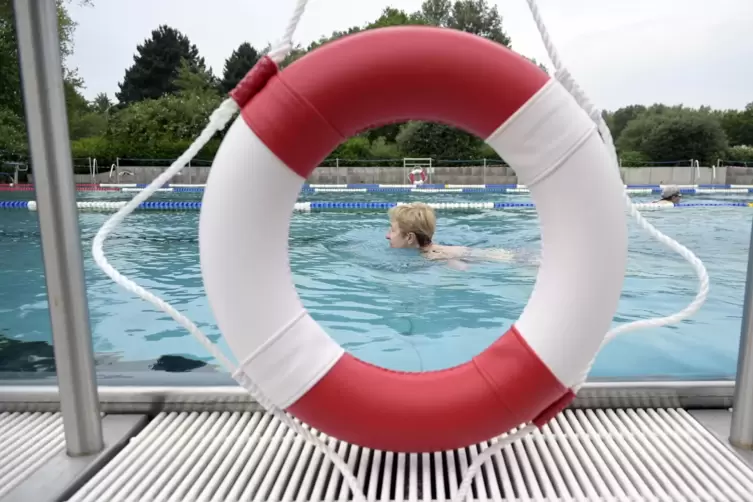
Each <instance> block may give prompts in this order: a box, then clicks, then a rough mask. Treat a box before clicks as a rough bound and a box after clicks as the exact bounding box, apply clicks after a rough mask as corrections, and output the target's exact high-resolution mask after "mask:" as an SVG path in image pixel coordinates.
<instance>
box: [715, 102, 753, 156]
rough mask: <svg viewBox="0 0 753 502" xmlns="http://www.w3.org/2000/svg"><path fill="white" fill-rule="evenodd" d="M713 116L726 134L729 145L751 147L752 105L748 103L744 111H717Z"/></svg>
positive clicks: (752, 127) (752, 130)
mask: <svg viewBox="0 0 753 502" xmlns="http://www.w3.org/2000/svg"><path fill="white" fill-rule="evenodd" d="M715 115H716V116H717V117H718V118H719V121H720V122H721V124H722V127H723V128H724V131H725V132H726V133H727V138H728V139H729V144H730V145H732V146H737V145H753V103H748V104H747V105H746V106H745V109H744V110H724V111H718V112H715Z"/></svg>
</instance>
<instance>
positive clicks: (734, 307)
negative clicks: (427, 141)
mask: <svg viewBox="0 0 753 502" xmlns="http://www.w3.org/2000/svg"><path fill="white" fill-rule="evenodd" d="M327 195H328V196H329V195H332V197H328V199H329V200H334V199H335V198H337V197H341V198H343V200H354V198H357V197H359V195H358V194H355V196H354V194H347V197H346V196H345V195H343V194H327ZM366 195H367V196H368V197H365V198H364V200H366V199H375V198H376V197H374V195H375V194H366ZM382 195H384V196H382ZM25 197H26V198H28V195H26V196H25ZM87 197H91V196H89V195H87ZM103 197H105V198H109V199H108V200H110V199H112V200H124V199H125V198H126V197H123V195H122V194H114V195H113V194H106V195H104V196H103ZM173 197H174V196H173ZM307 197H309V198H310V196H307ZM431 197H432V196H429V195H427V196H426V197H422V198H423V199H424V200H426V199H430V198H431ZM433 197H434V199H433V200H447V201H450V200H457V199H456V198H455V197H456V196H454V195H452V194H440V195H436V196H433ZM504 197H505V196H499V195H496V194H481V195H480V196H479V197H476V198H475V199H473V197H472V196H469V197H468V199H469V200H471V199H473V200H509V197H508V198H507V199H505V198H504ZM378 198H379V199H381V200H406V195H405V194H379V197H378ZM750 214H751V213H749V212H747V211H746V210H743V209H737V208H702V209H698V210H694V209H684V210H677V211H661V212H653V213H649V214H647V218H649V220H650V221H652V222H653V223H654V224H655V225H656V226H657V227H658V228H660V229H661V230H663V231H665V232H667V233H668V234H669V235H671V236H673V237H675V238H677V239H679V240H680V242H682V243H683V244H684V245H686V246H687V247H688V248H690V249H692V250H694V251H695V252H697V253H698V255H699V257H700V258H701V259H702V260H704V262H705V263H706V265H707V266H708V269H709V273H710V275H711V281H712V284H711V286H712V289H711V296H710V297H709V301H708V303H707V304H706V305H705V306H704V308H703V310H702V311H701V312H700V313H699V314H697V315H696V316H695V317H694V318H693V319H691V320H689V321H686V322H683V323H682V324H680V325H679V326H677V327H664V328H654V329H650V330H646V331H641V332H636V333H633V334H630V335H626V336H624V337H621V338H618V339H617V340H615V341H613V342H612V343H610V344H609V345H607V346H606V347H605V348H604V350H603V352H602V353H601V354H600V355H599V357H598V359H597V362H596V365H595V366H594V370H593V373H592V376H593V377H596V378H605V379H609V378H680V379H682V378H727V377H730V376H731V375H733V373H734V371H735V358H736V353H737V342H738V336H739V324H740V316H741V311H742V308H741V302H742V296H743V290H744V281H745V266H746V262H747V247H748V244H749V243H748V239H749V231H750ZM108 216H109V215H108V214H98V213H81V217H80V221H81V234H82V242H83V244H84V251H85V273H86V280H87V287H88V298H89V309H90V315H91V321H92V331H93V338H94V348H95V351H96V352H97V353H98V357H99V359H98V360H99V361H101V366H100V369H102V368H105V367H106V368H112V367H117V365H118V364H120V365H121V367H127V366H128V365H129V364H131V365H133V367H137V368H141V369H142V370H145V369H149V368H151V369H152V370H154V371H173V370H175V371H188V372H190V371H206V370H207V367H206V364H205V363H210V364H212V363H213V361H212V359H211V357H209V356H208V355H207V353H206V351H205V350H204V349H203V347H202V346H201V345H200V344H199V343H198V342H197V341H196V340H194V339H193V338H192V337H191V336H190V335H189V334H188V333H186V332H185V330H183V329H182V328H181V327H179V326H178V325H177V324H176V323H175V322H174V321H173V320H172V319H171V318H170V317H169V316H167V315H165V314H164V313H162V312H160V311H158V310H157V309H155V308H154V307H152V306H151V305H150V304H148V303H146V302H144V301H142V300H139V299H137V298H134V297H132V296H131V295H130V294H128V293H126V292H124V291H123V290H122V289H121V288H119V287H118V286H116V285H115V284H114V283H112V282H111V281H110V280H109V279H108V278H107V277H106V276H105V275H104V274H103V273H102V272H100V271H99V269H98V268H97V267H96V266H95V264H94V263H93V260H92V259H91V252H90V246H91V239H92V238H93V236H94V234H95V233H96V231H97V230H98V228H99V226H100V225H101V224H102V223H103V222H104V221H105V219H106V218H107V217H108ZM197 222H198V213H191V212H187V213H147V212H144V213H137V214H134V215H133V216H131V217H129V219H128V220H126V224H125V226H123V227H120V228H118V229H117V231H116V232H115V234H114V235H113V236H112V238H111V239H110V240H109V241H108V243H107V253H108V257H109V259H110V261H111V263H112V264H113V265H115V266H116V267H117V268H118V269H120V270H121V271H122V272H123V273H125V274H126V275H127V276H129V277H131V278H132V279H134V280H135V281H136V282H137V283H139V284H141V285H142V286H145V287H147V288H149V289H150V290H153V291H154V292H155V293H157V294H158V295H160V296H162V297H164V298H166V299H168V300H169V301H170V302H171V303H172V304H173V305H175V306H176V308H178V309H179V310H180V311H182V312H184V313H187V314H188V315H189V316H190V317H191V318H192V319H193V320H194V322H196V323H197V324H198V325H199V326H200V327H201V328H202V329H203V330H204V331H205V332H206V333H207V334H208V336H210V337H211V338H212V339H214V340H218V341H219V345H220V347H221V348H222V349H223V350H226V351H227V346H226V344H225V343H224V341H222V339H221V337H220V333H219V331H218V329H217V327H216V324H215V322H214V319H213V316H212V314H211V311H210V309H209V306H208V303H207V300H206V297H205V294H204V289H203V285H202V281H201V269H200V264H199V259H198V234H197ZM385 231H386V216H385V215H384V214H378V213H345V212H343V213H334V212H333V213H320V214H295V215H294V216H293V219H292V222H291V230H290V233H291V236H290V241H289V247H290V257H291V267H292V271H293V275H294V280H295V284H296V287H297V288H298V293H299V295H300V297H301V300H302V301H303V303H304V305H305V306H306V307H307V308H308V309H309V311H310V312H311V314H312V316H313V317H314V318H315V319H317V320H318V321H320V322H321V323H322V325H323V326H324V327H325V329H326V330H327V331H328V332H329V333H330V334H331V335H332V336H333V337H334V338H335V339H336V340H337V341H338V342H340V343H341V344H343V345H344V346H345V348H346V349H347V350H349V351H351V352H352V353H354V354H355V355H357V356H358V357H361V358H363V359H365V360H367V361H370V362H373V363H377V364H380V365H383V366H386V367H390V368H394V369H401V370H409V371H418V370H429V369H439V368H445V367H448V366H452V365H455V364H459V363H461V362H464V361H466V360H468V359H469V358H471V357H472V356H474V355H475V354H477V353H478V352H480V351H481V350H483V349H484V348H485V347H486V346H487V345H488V344H489V343H491V342H492V341H493V340H494V339H495V338H496V337H497V336H499V335H500V334H501V333H503V332H504V331H505V330H506V329H507V328H508V327H509V326H510V325H511V324H512V323H513V322H514V320H515V319H516V318H517V317H518V316H519V315H520V313H521V312H522V310H523V308H524V306H525V303H526V301H527V299H528V296H529V295H530V293H531V290H532V288H533V284H534V282H535V274H536V266H535V265H534V263H535V258H536V257H537V256H538V251H539V244H540V235H539V230H538V222H537V218H536V213H535V212H534V211H517V212H513V211H509V212H506V211H489V212H481V211H477V212H468V213H463V212H453V213H445V212H442V213H440V214H439V229H438V233H437V238H436V240H437V241H438V242H441V243H445V244H458V245H472V246H475V247H504V248H507V249H515V250H517V252H518V255H519V256H520V257H521V258H520V259H519V260H518V262H516V263H512V264H473V265H471V267H470V268H469V269H468V270H467V271H457V270H452V269H449V268H447V267H446V266H444V265H442V264H440V263H435V262H429V261H426V260H423V259H421V258H420V257H418V256H417V255H416V254H415V253H411V252H407V251H401V250H390V249H388V247H387V242H386V240H385V238H384V234H385ZM260 239H262V240H261V241H260V245H263V236H260ZM630 239H631V240H630V253H629V259H628V264H627V276H626V280H625V286H624V290H623V295H622V298H621V300H620V304H619V308H618V312H617V314H616V316H615V318H614V321H615V325H617V324H619V323H624V322H630V321H634V320H640V319H644V318H646V317H648V316H664V315H667V314H670V313H673V312H675V311H677V310H680V309H681V308H683V307H684V306H685V305H686V304H687V303H688V302H689V301H690V300H691V299H692V297H693V295H694V294H695V288H696V279H695V278H694V277H693V274H692V270H691V269H690V267H689V266H688V265H687V264H686V263H684V262H683V261H681V260H680V259H679V258H677V257H675V256H673V255H671V254H668V252H667V250H666V249H665V248H663V247H662V246H661V245H659V244H657V243H656V242H654V241H653V240H651V239H650V237H648V236H647V235H645V234H644V233H641V232H640V231H639V230H638V229H637V228H635V227H634V226H633V225H631V227H630ZM0 256H2V257H3V266H2V267H0V371H5V370H8V371H10V370H9V369H8V368H10V367H13V368H17V367H21V366H19V364H18V361H14V362H13V364H11V362H10V361H9V360H8V359H6V360H5V361H4V360H3V359H2V350H3V347H7V344H5V345H3V342H2V340H3V339H5V340H16V341H19V342H24V343H27V342H28V343H36V342H40V343H42V345H48V344H46V343H45V342H49V339H50V336H49V332H50V328H49V315H48V312H47V302H46V291H45V284H44V271H43V266H42V255H41V245H40V239H39V228H38V224H37V221H36V215H35V214H34V213H30V212H23V211H18V212H16V211H12V212H11V211H8V212H3V213H0ZM586 279H587V278H584V280H586ZM574 286H575V285H574ZM253 326H254V320H253V319H249V329H250V330H252V329H253ZM13 347H14V348H13V350H15V351H18V350H19V349H18V347H19V346H18V345H13ZM23 347H24V350H25V351H28V350H32V349H33V350H42V349H40V348H39V347H40V346H39V345H33V346H26V345H24V346H23ZM28 347H31V348H28ZM45 350H46V349H45ZM8 353H9V352H6V356H7V354H8ZM14 353H20V352H14ZM23 353H24V354H26V352H23ZM44 353H45V352H44V351H42V352H40V354H42V355H41V356H39V357H43V355H44ZM164 356H176V357H178V356H180V357H182V358H184V359H185V358H188V359H190V360H194V361H201V364H200V365H195V364H194V363H191V362H186V361H184V360H183V359H170V358H167V359H165V358H164ZM24 357H26V356H24ZM3 361H4V362H3ZM105 361H106V362H105ZM143 361H148V363H142V362H143ZM166 368H167V369H166ZM40 371H41V370H40Z"/></svg>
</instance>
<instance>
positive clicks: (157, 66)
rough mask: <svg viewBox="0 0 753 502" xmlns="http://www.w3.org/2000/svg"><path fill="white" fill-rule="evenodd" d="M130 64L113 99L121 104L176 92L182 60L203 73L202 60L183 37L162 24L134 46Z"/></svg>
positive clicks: (173, 29) (195, 49) (203, 64)
mask: <svg viewBox="0 0 753 502" xmlns="http://www.w3.org/2000/svg"><path fill="white" fill-rule="evenodd" d="M136 53H137V54H136V55H135V56H134V58H133V60H134V62H133V65H132V66H131V67H130V68H128V69H127V70H126V72H125V77H124V78H123V82H122V83H119V84H118V86H119V87H120V92H118V93H116V95H115V96H116V98H117V99H118V101H120V102H121V103H123V104H130V103H135V102H137V101H142V100H144V99H156V98H160V97H162V96H164V95H165V94H173V93H175V92H177V91H178V90H179V89H178V87H177V85H176V83H175V80H176V78H177V77H178V72H179V70H180V67H181V62H182V61H184V60H185V61H187V62H188V64H189V65H190V66H191V67H192V68H195V69H197V70H199V71H205V70H206V64H205V62H204V58H202V57H200V56H199V50H198V49H197V48H196V46H195V45H194V44H192V43H191V41H190V40H189V39H188V37H187V36H186V35H184V34H183V33H181V32H180V31H178V30H176V29H175V28H171V27H169V26H167V25H162V26H160V27H159V28H157V29H156V30H153V31H152V36H151V38H148V39H146V40H145V41H144V43H142V44H140V45H138V46H137V47H136Z"/></svg>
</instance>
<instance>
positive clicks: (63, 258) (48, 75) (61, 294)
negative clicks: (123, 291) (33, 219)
mask: <svg viewBox="0 0 753 502" xmlns="http://www.w3.org/2000/svg"><path fill="white" fill-rule="evenodd" d="M14 6H15V17H16V30H17V33H18V49H19V55H20V60H21V75H22V81H23V82H22V83H23V94H24V104H25V108H26V126H27V130H28V136H29V150H30V152H31V158H32V162H33V166H34V182H35V185H36V196H37V197H36V198H37V209H38V214H39V227H40V232H41V238H42V252H43V257H44V269H45V280H46V282H47V299H48V302H49V311H50V322H51V325H52V339H53V346H54V351H55V366H56V368H57V380H58V386H59V388H60V408H61V413H62V415H63V427H64V431H65V440H66V446H67V449H68V454H69V455H72V456H80V455H89V454H93V453H97V452H99V451H101V450H102V448H103V447H104V442H103V440H102V423H101V420H100V408H99V399H98V396H97V381H96V375H95V371H94V354H93V350H92V340H91V332H90V329H89V307H88V304H87V301H86V284H85V282H84V264H83V256H82V252H81V234H80V230H79V226H78V211H77V209H76V191H75V187H74V184H73V165H72V158H71V148H70V139H69V136H68V122H67V119H66V111H65V97H64V94H63V75H62V71H61V68H62V65H61V61H60V49H59V39H58V17H57V8H56V6H55V1H54V0H14Z"/></svg>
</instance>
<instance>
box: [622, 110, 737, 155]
mask: <svg viewBox="0 0 753 502" xmlns="http://www.w3.org/2000/svg"><path fill="white" fill-rule="evenodd" d="M658 110H663V111H658ZM617 147H618V148H619V150H620V151H621V152H627V151H634V152H639V153H640V154H642V155H643V156H645V158H647V159H651V160H652V161H654V162H672V161H680V160H682V161H684V160H688V159H698V160H700V161H701V162H704V163H707V165H708V164H709V163H712V162H715V161H716V159H717V158H719V157H720V156H722V155H723V153H724V152H726V150H727V138H726V135H725V134H724V130H723V129H722V126H721V124H720V123H719V120H718V119H717V118H716V117H715V116H713V115H711V114H709V113H704V112H701V111H698V110H691V109H687V108H681V107H674V108H667V107H652V108H649V110H648V112H646V113H643V114H641V115H640V116H638V117H637V118H635V119H633V120H631V121H630V122H628V124H627V126H626V127H625V129H624V130H623V131H622V133H621V134H620V137H619V139H618V140H617Z"/></svg>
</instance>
